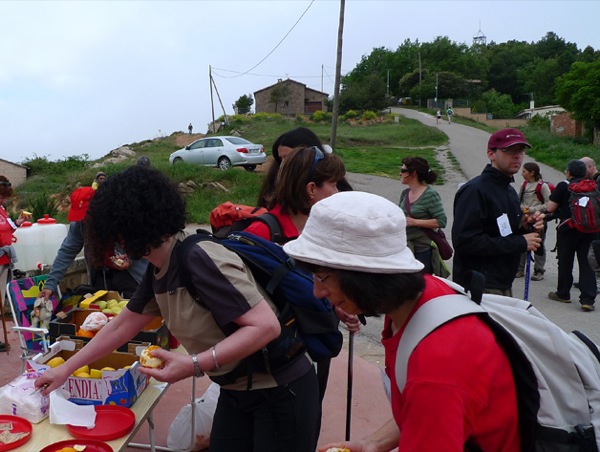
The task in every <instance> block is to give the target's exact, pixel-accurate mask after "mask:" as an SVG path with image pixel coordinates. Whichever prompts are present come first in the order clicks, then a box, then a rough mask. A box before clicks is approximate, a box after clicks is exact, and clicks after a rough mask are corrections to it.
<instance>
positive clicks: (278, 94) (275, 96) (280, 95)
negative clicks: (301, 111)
mask: <svg viewBox="0 0 600 452" xmlns="http://www.w3.org/2000/svg"><path fill="white" fill-rule="evenodd" d="M291 94H292V90H291V89H290V87H289V86H288V84H287V83H286V82H280V83H278V84H277V85H275V86H274V87H273V89H271V94H269V102H270V103H272V104H275V113H277V108H278V106H279V105H285V103H286V102H289V100H290V96H291Z"/></svg>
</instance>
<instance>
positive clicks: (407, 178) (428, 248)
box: [399, 157, 450, 278]
mask: <svg viewBox="0 0 600 452" xmlns="http://www.w3.org/2000/svg"><path fill="white" fill-rule="evenodd" d="M400 174H401V177H402V183H403V184H404V185H408V188H406V189H405V190H403V191H402V194H401V195H400V202H399V206H400V208H401V209H402V210H403V211H404V214H405V215H406V237H407V241H408V246H409V247H410V249H411V250H412V252H413V254H414V255H415V257H416V258H417V259H418V260H419V261H421V262H422V263H423V265H424V266H425V272H426V273H430V274H435V275H438V276H442V277H444V278H445V277H447V276H448V275H449V274H450V272H449V271H448V269H447V268H446V266H445V265H444V262H443V261H442V259H441V257H440V254H439V251H438V249H437V247H436V246H435V244H434V243H433V242H432V241H431V239H430V238H429V237H428V236H427V234H426V233H425V232H424V229H427V228H429V229H438V228H444V227H446V222H447V217H446V212H444V206H443V204H442V199H441V198H440V195H439V193H438V192H436V191H435V190H434V189H433V188H431V187H430V185H429V184H432V183H433V182H435V181H436V179H437V174H436V173H435V172H434V171H433V170H432V169H431V167H430V166H429V162H428V161H427V160H425V159H424V158H422V157H406V158H404V159H403V160H402V169H401V170H400Z"/></svg>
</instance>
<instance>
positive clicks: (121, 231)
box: [35, 165, 319, 452]
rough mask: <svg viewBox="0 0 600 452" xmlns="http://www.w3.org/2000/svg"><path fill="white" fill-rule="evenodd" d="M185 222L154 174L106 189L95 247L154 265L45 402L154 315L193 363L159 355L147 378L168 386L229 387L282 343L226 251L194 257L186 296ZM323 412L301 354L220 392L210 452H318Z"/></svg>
mask: <svg viewBox="0 0 600 452" xmlns="http://www.w3.org/2000/svg"><path fill="white" fill-rule="evenodd" d="M185 220H186V209H185V202H184V200H183V198H182V196H181V195H180V194H179V192H178V191H177V186H176V185H175V184H174V183H173V182H172V181H171V180H170V179H169V178H167V177H166V176H165V175H164V174H162V173H161V172H160V171H158V170H156V169H154V168H152V167H143V166H139V165H135V166H132V167H130V168H128V169H126V170H125V171H123V172H121V173H117V174H114V175H113V176H111V177H110V178H109V179H108V180H107V181H106V182H105V183H104V184H102V186H100V188H99V189H98V191H97V193H96V194H95V195H94V197H93V198H92V200H91V202H90V206H89V209H88V212H87V217H86V225H87V231H88V234H89V235H90V239H91V241H92V242H93V243H99V244H104V245H106V244H111V243H114V242H115V241H117V242H119V243H120V244H121V245H122V247H123V248H124V250H125V252H126V253H127V255H128V256H130V257H131V258H132V259H136V258H140V257H142V256H143V257H145V258H146V259H147V260H148V262H149V263H150V264H151V265H149V267H148V268H149V271H148V272H147V273H146V276H145V277H144V279H143V280H142V282H141V284H140V287H139V288H138V290H137V291H136V292H135V294H134V295H133V297H131V299H130V300H129V303H128V304H127V308H126V309H123V311H122V312H121V313H120V314H119V316H117V317H115V319H114V320H111V321H110V322H109V323H108V324H107V325H106V326H105V327H104V328H103V329H102V330H100V332H99V333H98V334H97V335H96V336H95V337H94V338H93V339H92V340H91V341H90V342H89V343H88V344H87V345H86V346H85V347H84V348H83V349H82V350H81V351H80V352H78V353H77V354H76V355H75V356H73V357H72V358H70V359H69V360H68V361H67V362H66V363H65V364H63V365H62V366H59V367H56V368H55V369H51V370H48V371H46V372H45V373H44V374H42V375H41V376H40V377H39V378H38V379H37V380H36V382H35V386H36V387H38V388H39V387H42V386H45V385H48V386H47V387H45V388H44V389H43V390H42V394H44V395H45V396H47V395H48V394H49V393H50V392H51V391H53V390H54V389H56V388H58V387H60V386H61V385H62V384H63V383H64V381H65V380H66V378H67V377H68V376H69V375H70V374H71V373H72V372H73V371H74V370H75V369H76V368H79V367H81V366H82V365H84V364H87V363H89V362H92V361H94V360H96V359H98V358H100V357H102V356H104V355H106V354H108V353H110V352H111V351H112V350H114V349H115V348H117V347H119V346H120V345H121V344H123V343H125V342H127V341H128V340H129V339H131V338H132V337H134V336H135V335H136V334H137V333H138V332H139V331H140V330H141V329H142V328H144V327H145V326H146V325H147V324H148V322H150V321H151V320H152V319H153V318H154V317H155V316H157V315H161V316H162V317H163V319H164V321H165V324H166V325H167V327H168V328H169V330H170V331H171V333H173V335H174V336H175V337H177V339H179V341H181V343H182V345H183V346H184V347H185V350H186V351H187V353H179V352H171V351H166V350H162V349H158V350H155V351H153V352H152V353H153V355H154V356H155V357H157V358H159V359H161V360H163V361H164V365H163V367H162V368H160V369H149V368H141V369H140V372H142V373H143V374H145V375H148V376H150V377H154V378H155V379H157V380H159V381H163V382H168V383H174V382H176V381H179V380H182V379H185V378H189V377H197V378H200V377H202V376H204V374H205V373H206V374H208V376H209V377H210V378H214V379H218V378H219V377H223V376H224V375H226V374H228V373H229V372H231V371H232V370H233V369H236V368H238V365H239V364H240V362H241V361H242V360H244V359H245V358H247V357H249V356H250V355H252V354H254V353H255V352H256V351H258V350H261V349H262V348H263V347H265V346H266V345H267V344H268V343H270V342H271V341H272V340H274V339H275V338H277V337H278V336H279V335H280V332H281V326H280V324H279V320H278V319H277V317H276V315H275V313H274V311H273V309H272V308H271V306H270V304H269V301H268V300H267V299H266V298H265V295H263V294H261V292H260V291H259V289H258V287H257V284H256V283H255V280H254V278H253V276H252V273H251V272H250V271H249V270H248V268H247V267H246V265H245V264H244V262H243V261H242V259H241V258H240V257H239V256H238V255H237V254H236V253H234V252H233V251H230V250H228V249H226V248H225V247H224V246H222V245H221V244H219V243H214V242H211V241H202V242H198V244H197V245H196V246H195V247H194V248H193V249H191V250H189V252H188V254H187V263H188V264H187V267H186V268H187V270H188V272H189V274H190V276H191V280H192V281H193V283H194V286H195V289H196V292H197V296H198V297H197V298H198V299H196V298H194V297H193V296H192V295H191V294H190V293H189V292H188V290H187V289H186V286H185V284H183V283H182V280H181V270H182V269H181V267H180V266H179V265H180V264H179V262H178V259H176V258H175V256H176V250H177V249H178V247H180V246H181V242H182V241H183V239H184V238H185V236H186V233H185V232H184V231H183V229H184V227H185ZM102 257H103V256H97V258H100V259H102ZM226 330H228V331H229V333H228V334H226V333H224V331H226ZM249 378H250V379H251V382H249V381H248V379H249ZM249 383H251V385H250V386H251V388H250V389H247V388H248V386H249ZM318 406H319V398H318V386H317V378H316V375H315V371H314V368H313V366H312V363H311V362H310V360H309V359H308V357H306V355H304V354H302V355H299V356H298V357H297V358H296V359H294V360H293V361H292V362H290V363H289V364H288V365H287V366H286V367H285V368H282V369H279V371H275V370H273V371H272V372H271V373H266V372H262V373H261V372H254V373H252V374H251V376H248V375H242V376H241V377H239V378H237V379H236V380H235V381H234V382H233V383H227V384H223V385H221V392H220V397H219V401H218V404H217V409H216V412H215V416H214V420H213V427H212V431H211V435H210V449H211V450H215V451H238V450H240V451H241V450H244V451H249V450H255V451H272V452H274V451H281V450H286V451H288V450H292V451H297V452H306V451H309V450H315V447H316V434H315V432H316V425H317V421H318V417H317V416H318V412H319V408H318Z"/></svg>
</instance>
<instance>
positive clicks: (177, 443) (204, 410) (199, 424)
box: [167, 383, 220, 450]
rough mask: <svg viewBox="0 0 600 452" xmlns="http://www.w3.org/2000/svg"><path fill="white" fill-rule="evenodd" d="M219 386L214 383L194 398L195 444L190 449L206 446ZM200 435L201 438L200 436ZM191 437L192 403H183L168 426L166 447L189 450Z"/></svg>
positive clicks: (199, 448)
mask: <svg viewBox="0 0 600 452" xmlns="http://www.w3.org/2000/svg"><path fill="white" fill-rule="evenodd" d="M219 394H220V388H219V385H218V384H216V383H211V385H210V386H209V387H208V388H207V389H206V392H205V393H204V394H202V396H201V397H199V398H197V399H196V410H195V412H196V415H195V420H194V423H195V424H196V426H195V429H194V438H195V441H194V443H195V445H194V447H193V448H192V450H203V448H207V447H208V440H209V438H210V431H211V430H212V424H213V416H214V415H215V409H216V408H217V401H218V400H219ZM200 436H201V437H202V438H200ZM191 439H192V404H191V403H188V404H187V405H185V406H184V407H183V408H182V409H181V411H179V414H177V416H175V419H173V422H172V423H171V426H170V427H169V436H168V437H167V447H169V448H170V449H177V450H189V449H190V441H191Z"/></svg>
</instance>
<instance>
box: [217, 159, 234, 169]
mask: <svg viewBox="0 0 600 452" xmlns="http://www.w3.org/2000/svg"><path fill="white" fill-rule="evenodd" d="M217 166H218V167H219V168H221V169H222V170H223V171H225V170H228V169H229V168H231V160H229V159H228V158H227V157H221V158H220V159H219V161H218V162H217Z"/></svg>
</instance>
